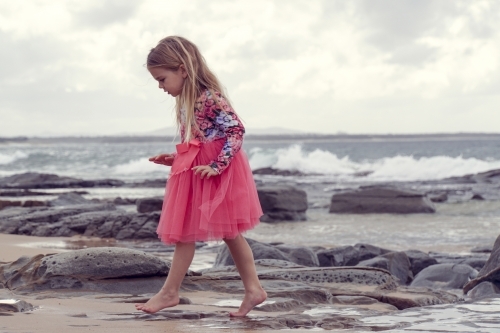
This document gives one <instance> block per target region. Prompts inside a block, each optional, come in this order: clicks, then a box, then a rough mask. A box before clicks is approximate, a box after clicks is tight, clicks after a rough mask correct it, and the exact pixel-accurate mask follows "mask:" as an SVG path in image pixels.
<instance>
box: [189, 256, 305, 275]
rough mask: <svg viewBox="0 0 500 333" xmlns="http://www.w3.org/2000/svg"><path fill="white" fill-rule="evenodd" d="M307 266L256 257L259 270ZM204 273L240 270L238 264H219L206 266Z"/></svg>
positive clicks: (214, 273) (212, 273) (235, 271)
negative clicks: (237, 267)
mask: <svg viewBox="0 0 500 333" xmlns="http://www.w3.org/2000/svg"><path fill="white" fill-rule="evenodd" d="M304 267H305V266H301V265H298V264H296V263H293V262H290V261H285V260H276V259H256V260H255V268H256V269H257V272H261V271H267V270H270V269H280V268H304ZM197 272H198V273H201V274H202V275H205V276H207V275H224V274H227V273H237V272H238V270H237V269H236V266H234V265H230V266H218V267H210V268H204V269H201V270H199V271H197Z"/></svg>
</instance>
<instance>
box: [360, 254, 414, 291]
mask: <svg viewBox="0 0 500 333" xmlns="http://www.w3.org/2000/svg"><path fill="white" fill-rule="evenodd" d="M357 266H362V267H376V268H382V269H385V270H387V271H389V272H390V273H391V274H392V275H394V276H395V277H397V278H398V280H399V282H400V283H401V284H403V285H405V284H407V283H410V282H411V280H412V279H413V273H412V272H411V270H410V260H409V259H408V256H407V255H406V254H405V253H404V252H389V253H386V254H383V255H380V256H378V257H375V258H372V259H368V260H363V261H361V262H359V263H358V264H357Z"/></svg>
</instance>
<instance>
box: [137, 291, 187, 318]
mask: <svg viewBox="0 0 500 333" xmlns="http://www.w3.org/2000/svg"><path fill="white" fill-rule="evenodd" d="M177 304H179V294H173V293H168V292H165V291H162V290H160V291H159V292H158V293H157V294H156V295H154V296H153V297H151V299H150V300H149V301H147V302H146V303H136V304H135V308H136V309H137V310H140V311H144V312H147V313H155V312H158V311H160V310H161V309H165V308H170V307H172V306H176V305H177Z"/></svg>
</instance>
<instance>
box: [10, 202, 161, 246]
mask: <svg viewBox="0 0 500 333" xmlns="http://www.w3.org/2000/svg"><path fill="white" fill-rule="evenodd" d="M159 219H160V214H159V212H153V213H146V214H138V213H130V212H126V211H122V210H116V207H115V206H114V205H113V204H109V203H108V204H84V205H71V206H62V207H53V208H48V207H43V208H31V209H27V208H24V209H23V208H21V209H19V208H16V209H13V208H10V209H9V210H2V211H0V220H1V221H2V223H0V232H2V233H10V234H21V235H31V236H43V237H70V236H74V235H84V236H95V237H101V238H111V237H112V238H116V239H120V240H122V239H157V238H158V235H157V234H156V228H157V227H158V221H159Z"/></svg>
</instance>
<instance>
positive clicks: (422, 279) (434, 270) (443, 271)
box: [410, 264, 477, 289]
mask: <svg viewBox="0 0 500 333" xmlns="http://www.w3.org/2000/svg"><path fill="white" fill-rule="evenodd" d="M476 276H477V271H476V270H475V269H474V268H472V267H470V266H469V265H463V264H437V265H432V266H429V267H427V268H425V269H423V270H422V271H421V272H420V273H418V274H417V276H415V279H414V280H413V282H412V283H411V285H410V286H411V287H427V288H432V289H462V288H463V287H464V285H465V284H466V283H467V282H469V280H471V279H474V278H475V277H476Z"/></svg>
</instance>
